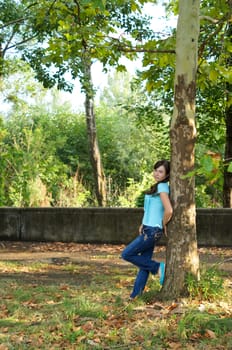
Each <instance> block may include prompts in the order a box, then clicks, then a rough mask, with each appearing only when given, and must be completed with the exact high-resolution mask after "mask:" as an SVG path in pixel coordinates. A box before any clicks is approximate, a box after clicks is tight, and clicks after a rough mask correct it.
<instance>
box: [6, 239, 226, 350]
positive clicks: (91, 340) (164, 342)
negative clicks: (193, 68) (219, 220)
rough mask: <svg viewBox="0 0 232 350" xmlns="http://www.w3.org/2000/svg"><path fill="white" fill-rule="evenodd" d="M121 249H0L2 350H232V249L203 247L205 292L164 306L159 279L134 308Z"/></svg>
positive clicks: (21, 245) (34, 245)
mask: <svg viewBox="0 0 232 350" xmlns="http://www.w3.org/2000/svg"><path fill="white" fill-rule="evenodd" d="M122 249H123V246H119V245H93V244H91V245H88V244H87V245H86V244H75V243H39V242H1V243H0V277H1V278H0V288H1V299H0V350H9V349H14V350H17V349H20V350H21V349H49V350H51V349H53V350H55V349H80V350H85V349H96V350H100V349H105V350H107V349H110V350H111V349H128V350H129V349H134V350H140V349H149V350H150V349H155V350H159V349H181V350H182V349H190V350H191V349H206V348H207V349H212V350H213V349H232V298H231V297H232V259H231V252H232V249H229V248H200V249H199V253H200V260H201V266H202V269H204V270H205V271H209V272H207V273H206V275H205V276H206V277H205V280H204V281H203V282H202V284H201V286H199V288H198V290H199V289H201V293H196V290H195V294H194V293H193V294H192V297H191V298H188V299H181V300H178V301H168V302H162V303H161V302H159V301H158V300H157V299H156V295H157V293H158V292H159V289H160V286H159V282H158V278H157V277H154V276H151V277H150V279H149V283H148V286H147V289H146V292H145V293H144V295H143V297H142V298H140V299H137V300H136V301H134V302H129V300H128V296H129V294H130V291H131V288H132V285H133V280H134V277H135V273H136V269H135V268H134V267H133V266H131V265H129V264H127V263H126V262H124V261H123V260H121V258H120V253H121V251H122ZM155 254H156V258H157V260H162V259H164V258H165V247H157V248H156V252H155ZM192 289H194V286H193V287H192ZM193 295H194V296H193Z"/></svg>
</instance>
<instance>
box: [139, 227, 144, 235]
mask: <svg viewBox="0 0 232 350" xmlns="http://www.w3.org/2000/svg"><path fill="white" fill-rule="evenodd" d="M142 233H143V225H140V226H139V234H140V235H141V234H142Z"/></svg>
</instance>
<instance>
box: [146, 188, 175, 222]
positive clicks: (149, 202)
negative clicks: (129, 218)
mask: <svg viewBox="0 0 232 350" xmlns="http://www.w3.org/2000/svg"><path fill="white" fill-rule="evenodd" d="M161 192H165V193H168V194H169V185H168V183H167V182H161V183H159V184H158V188H157V192H156V193H155V194H145V198H144V215H143V221H142V224H143V225H147V226H152V227H160V228H163V224H162V220H163V215H164V207H163V203H162V201H161V199H160V195H159V194H160V193H161Z"/></svg>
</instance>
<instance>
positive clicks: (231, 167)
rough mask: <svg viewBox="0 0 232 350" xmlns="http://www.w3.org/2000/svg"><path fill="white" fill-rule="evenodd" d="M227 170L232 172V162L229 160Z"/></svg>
mask: <svg viewBox="0 0 232 350" xmlns="http://www.w3.org/2000/svg"><path fill="white" fill-rule="evenodd" d="M227 171H228V172H229V173H232V162H230V164H229V166H228V169H227Z"/></svg>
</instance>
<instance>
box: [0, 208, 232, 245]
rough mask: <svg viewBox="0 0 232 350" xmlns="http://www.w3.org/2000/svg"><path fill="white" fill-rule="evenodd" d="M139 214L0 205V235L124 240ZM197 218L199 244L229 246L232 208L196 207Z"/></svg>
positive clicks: (135, 229) (134, 211)
mask: <svg viewBox="0 0 232 350" xmlns="http://www.w3.org/2000/svg"><path fill="white" fill-rule="evenodd" d="M142 215H143V210H142V209H140V208H136V209H132V208H0V239H1V240H22V241H50V242H56V241H61V242H78V243H112V244H121V243H123V244H126V243H128V242H129V241H131V240H132V239H133V238H134V237H135V236H136V235H137V233H138V226H139V225H140V223H141V218H142ZM196 221H197V237H198V244H199V245H207V246H232V209H197V220H196ZM183 234H184V232H183ZM160 243H161V244H165V239H163V240H162V241H161V242H160Z"/></svg>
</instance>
